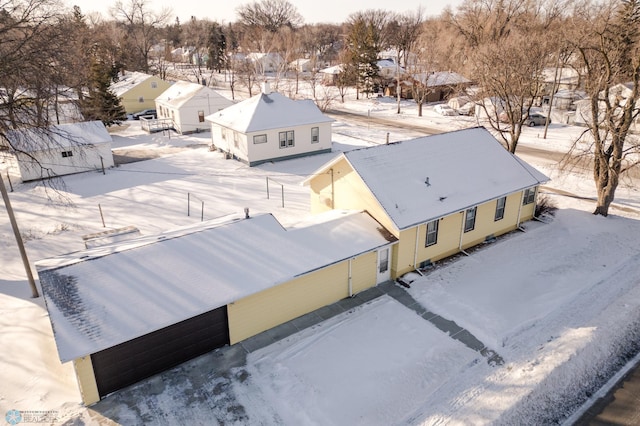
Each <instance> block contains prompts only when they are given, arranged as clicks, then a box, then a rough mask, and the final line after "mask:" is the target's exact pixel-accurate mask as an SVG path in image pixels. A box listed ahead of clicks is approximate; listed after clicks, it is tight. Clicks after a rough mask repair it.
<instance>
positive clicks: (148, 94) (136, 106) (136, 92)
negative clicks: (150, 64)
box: [120, 76, 171, 114]
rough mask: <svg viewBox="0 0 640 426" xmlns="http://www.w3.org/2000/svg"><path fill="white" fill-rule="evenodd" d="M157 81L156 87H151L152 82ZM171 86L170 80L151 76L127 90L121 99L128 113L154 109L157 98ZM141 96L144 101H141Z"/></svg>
mask: <svg viewBox="0 0 640 426" xmlns="http://www.w3.org/2000/svg"><path fill="white" fill-rule="evenodd" d="M152 82H155V83H156V87H155V88H153V87H151V83H152ZM169 86H171V85H170V84H169V83H168V82H166V81H164V80H162V79H160V78H158V77H155V76H154V77H150V78H148V79H146V80H145V81H143V82H142V83H140V84H138V85H136V86H133V87H131V89H130V90H128V91H126V92H125V93H124V94H123V95H122V97H121V98H120V99H121V104H122V106H123V107H124V109H125V111H126V112H127V113H128V114H131V113H134V112H138V111H142V110H144V109H154V108H155V107H156V98H157V97H158V96H160V95H161V94H162V92H164V91H165V90H167V89H168V88H169ZM140 97H142V98H143V100H144V101H143V102H140V101H139V99H140Z"/></svg>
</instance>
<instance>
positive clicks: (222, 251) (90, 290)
mask: <svg viewBox="0 0 640 426" xmlns="http://www.w3.org/2000/svg"><path fill="white" fill-rule="evenodd" d="M380 228H381V226H380V224H378V222H376V221H375V220H374V219H373V218H371V216H369V215H368V214H366V213H362V212H344V214H343V215H341V216H340V217H339V218H335V215H334V216H333V217H332V218H331V220H328V221H326V222H323V223H318V224H315V225H313V226H308V227H303V228H296V229H291V230H287V229H285V228H283V227H282V225H280V223H279V222H278V221H277V220H276V219H275V218H274V217H273V216H272V215H269V214H267V215H261V216H256V217H253V218H251V219H243V218H237V217H235V218H229V217H226V218H224V219H221V220H218V221H210V222H204V223H202V224H199V225H197V226H193V227H187V228H184V229H181V230H176V231H172V232H167V233H164V234H161V235H156V236H151V237H142V238H139V239H136V240H129V241H127V242H122V243H118V244H115V245H109V246H104V247H98V248H95V249H90V250H85V251H81V252H77V253H71V254H69V255H66V256H59V257H56V258H52V259H46V260H42V261H39V262H37V263H36V267H37V269H38V274H39V277H40V283H41V285H42V291H43V293H44V297H45V301H46V304H47V309H48V311H49V316H50V319H51V323H52V326H53V332H54V336H55V339H56V344H57V347H58V354H59V356H60V359H61V360H62V361H63V362H66V361H69V360H72V359H75V358H77V357H80V356H85V355H87V354H91V353H95V352H97V351H100V350H103V349H106V348H109V347H112V346H114V345H117V344H120V343H123V342H125V341H128V340H131V339H134V338H136V337H139V336H142V335H144V334H147V333H150V332H153V331H156V330H159V329H161V328H164V327H167V326H169V325H172V324H175V323H176V322H179V321H183V320H186V319H188V318H192V317H194V316H196V315H199V314H202V313H205V312H208V311H211V310H213V309H216V308H218V307H220V306H224V305H226V304H228V303H231V302H234V301H237V300H239V299H242V298H243V297H246V296H249V295H251V294H254V293H257V292H259V291H262V290H265V289H267V288H270V287H273V286H275V285H278V284H280V283H284V282H286V281H289V280H291V279H293V278H295V277H297V276H300V275H303V274H306V273H308V272H311V271H314V270H316V269H320V268H323V267H325V266H328V265H331V264H334V263H336V262H339V261H342V260H345V259H349V258H351V257H354V256H357V255H359V254H362V253H365V252H369V251H371V250H374V249H376V248H378V247H382V246H385V245H388V244H389V243H390V242H392V241H395V239H394V238H393V237H392V236H390V235H389V234H388V233H386V232H383V231H381V230H380Z"/></svg>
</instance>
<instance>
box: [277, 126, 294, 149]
mask: <svg viewBox="0 0 640 426" xmlns="http://www.w3.org/2000/svg"><path fill="white" fill-rule="evenodd" d="M278 135H279V139H280V148H291V147H292V146H294V145H295V139H294V134H293V130H287V131H285V132H280V133H279V134H278Z"/></svg>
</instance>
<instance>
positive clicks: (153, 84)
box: [151, 81, 158, 89]
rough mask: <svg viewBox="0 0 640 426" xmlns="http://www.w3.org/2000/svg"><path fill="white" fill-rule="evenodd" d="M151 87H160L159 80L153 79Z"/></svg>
mask: <svg viewBox="0 0 640 426" xmlns="http://www.w3.org/2000/svg"><path fill="white" fill-rule="evenodd" d="M151 88H152V89H157V88H158V82H157V81H152V82H151Z"/></svg>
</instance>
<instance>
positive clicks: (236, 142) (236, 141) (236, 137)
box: [233, 132, 240, 148]
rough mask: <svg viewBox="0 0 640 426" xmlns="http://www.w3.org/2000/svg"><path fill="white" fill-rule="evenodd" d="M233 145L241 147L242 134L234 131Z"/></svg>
mask: <svg viewBox="0 0 640 426" xmlns="http://www.w3.org/2000/svg"><path fill="white" fill-rule="evenodd" d="M233 146H235V147H236V148H239V147H240V135H238V132H233Z"/></svg>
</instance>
